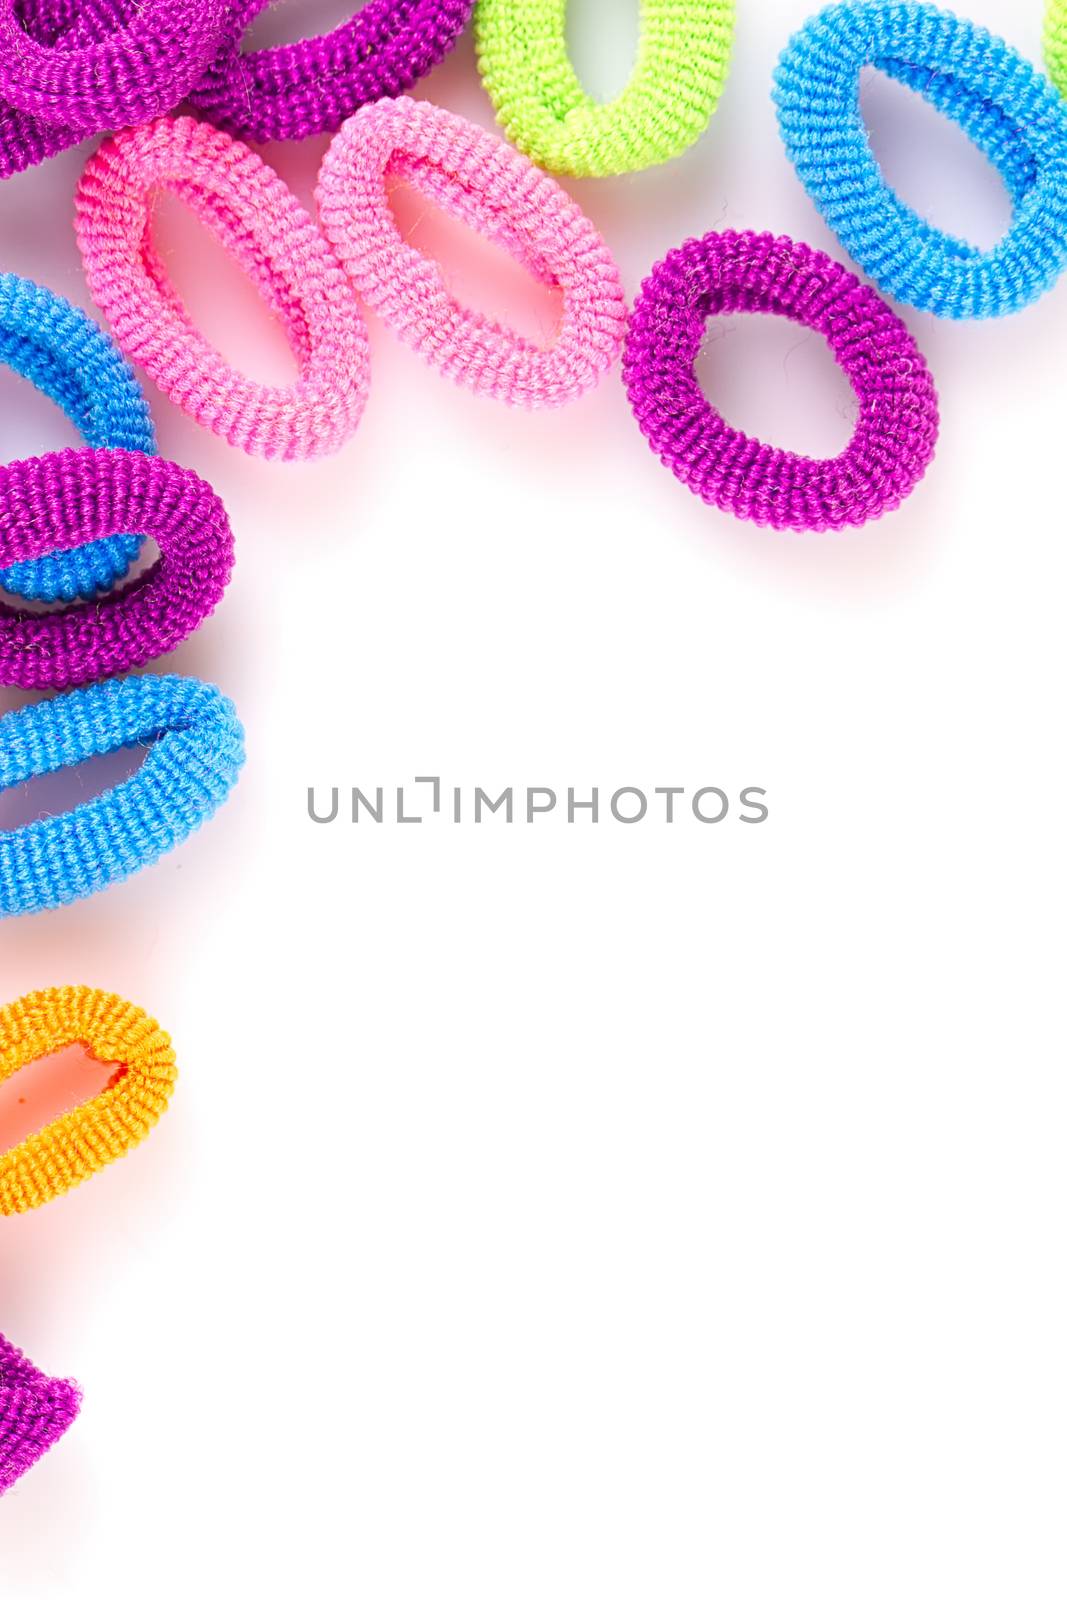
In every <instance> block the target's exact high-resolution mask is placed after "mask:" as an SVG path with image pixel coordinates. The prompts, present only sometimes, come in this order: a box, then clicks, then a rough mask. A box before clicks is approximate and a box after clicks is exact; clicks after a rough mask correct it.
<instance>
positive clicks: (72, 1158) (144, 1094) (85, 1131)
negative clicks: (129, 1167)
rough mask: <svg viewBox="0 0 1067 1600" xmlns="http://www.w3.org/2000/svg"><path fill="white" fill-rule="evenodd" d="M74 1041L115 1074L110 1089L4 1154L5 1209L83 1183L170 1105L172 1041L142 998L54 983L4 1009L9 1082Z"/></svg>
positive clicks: (6, 1212) (3, 1050)
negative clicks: (143, 1006) (57, 986)
mask: <svg viewBox="0 0 1067 1600" xmlns="http://www.w3.org/2000/svg"><path fill="white" fill-rule="evenodd" d="M74 1044H80V1045H83V1046H84V1047H85V1049H86V1050H87V1051H88V1053H89V1055H90V1056H91V1057H92V1058H93V1060H95V1061H99V1062H102V1063H104V1064H105V1065H113V1066H114V1068H115V1072H114V1074H113V1075H112V1077H111V1078H110V1080H109V1082H108V1084H107V1087H106V1088H105V1089H104V1090H103V1092H102V1093H101V1094H98V1095H97V1096H96V1097H95V1098H94V1099H92V1100H89V1101H87V1102H86V1104H85V1105H81V1106H78V1107H77V1108H76V1109H75V1110H74V1111H69V1112H68V1113H67V1114H66V1115H65V1116H62V1117H58V1118H57V1119H56V1121H55V1122H51V1123H49V1125H48V1127H47V1128H43V1129H42V1130H41V1132H40V1133H35V1134H31V1136H30V1137H29V1138H28V1139H24V1140H23V1141H22V1143H21V1144H19V1145H16V1146H15V1148H14V1149H13V1150H8V1151H5V1152H4V1154H3V1155H0V1216H5V1217H11V1216H15V1215H17V1214H18V1213H19V1212H22V1211H32V1210H33V1209H34V1208H35V1207H37V1206H43V1205H46V1204H47V1203H48V1201H49V1200H55V1199H57V1198H58V1197H59V1196H60V1195H62V1194H66V1193H67V1191H68V1190H69V1189H74V1188H76V1187H77V1185H78V1184H79V1183H84V1182H85V1180H86V1178H91V1177H92V1176H93V1175H94V1173H97V1172H100V1171H102V1169H103V1168H104V1167H107V1166H110V1164H111V1162H113V1161H117V1160H118V1159H119V1157H120V1156H124V1155H127V1154H128V1153H129V1152H130V1151H131V1150H132V1149H133V1148H134V1147H135V1145H138V1144H140V1142H141V1140H142V1139H145V1138H147V1136H148V1135H149V1134H150V1133H151V1131H152V1129H153V1128H154V1127H155V1125H156V1123H157V1122H158V1121H159V1119H160V1117H161V1116H162V1115H163V1113H164V1111H166V1109H167V1106H168V1104H169V1102H170V1097H171V1094H172V1092H173V1090H174V1085H175V1082H176V1081H177V1077H178V1073H177V1070H176V1068H175V1064H174V1051H173V1050H172V1049H171V1044H170V1039H169V1038H168V1037H167V1035H166V1034H165V1033H164V1032H163V1030H162V1028H160V1026H159V1024H158V1022H154V1021H153V1020H152V1018H151V1017H149V1016H148V1015H147V1014H146V1013H145V1012H144V1011H142V1010H141V1009H140V1007H139V1006H133V1005H130V1004H129V1002H128V1001H126V1000H120V999H119V997H118V996H117V995H114V994H104V993H103V992H102V991H101V990H99V989H83V988H68V989H45V990H43V991H42V992H40V993H38V994H30V995H27V996H26V997H25V998H24V999H22V1000H16V1001H15V1002H14V1004H13V1005H8V1006H3V1007H0V1083H3V1082H4V1081H5V1080H6V1079H8V1078H11V1077H13V1076H14V1074H15V1073H16V1072H20V1071H21V1070H22V1068H23V1067H28V1066H29V1065H30V1064H31V1063H32V1062H35V1061H40V1060H42V1059H43V1058H44V1057H45V1056H50V1055H56V1054H58V1052H59V1051H60V1050H66V1049H67V1048H68V1046H70V1045H74Z"/></svg>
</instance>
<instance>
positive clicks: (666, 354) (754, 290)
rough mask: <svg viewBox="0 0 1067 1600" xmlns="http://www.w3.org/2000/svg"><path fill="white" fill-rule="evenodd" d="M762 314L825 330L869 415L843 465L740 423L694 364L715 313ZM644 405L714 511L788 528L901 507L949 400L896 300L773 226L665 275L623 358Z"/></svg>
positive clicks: (819, 526) (683, 254) (670, 462)
mask: <svg viewBox="0 0 1067 1600" xmlns="http://www.w3.org/2000/svg"><path fill="white" fill-rule="evenodd" d="M737 312H762V313H765V314H767V315H770V316H781V317H788V318H789V319H790V320H791V321H793V322H797V323H800V324H801V325H802V326H803V327H806V328H811V329H813V330H814V331H815V332H817V333H821V334H823V335H824V336H825V338H826V340H827V342H828V343H829V345H830V348H831V350H832V351H833V353H834V356H835V357H836V359H837V361H838V362H839V363H840V365H841V367H842V368H843V370H844V371H845V372H846V373H847V374H848V376H849V378H850V379H851V381H852V386H853V388H854V389H855V391H856V395H857V398H858V399H859V407H860V415H859V421H858V423H857V425H856V431H855V434H854V436H853V439H852V442H851V444H850V445H849V447H848V449H847V450H846V451H845V452H844V454H843V455H841V456H838V457H837V458H836V459H834V460H829V461H815V460H810V459H809V458H808V457H806V456H798V455H793V454H791V453H790V452H788V451H785V450H776V449H773V448H772V447H771V446H770V445H766V444H762V443H761V442H760V441H759V440H758V439H752V438H749V437H748V436H747V435H745V434H744V433H740V432H738V431H737V430H736V429H735V428H731V427H729V426H728V425H727V424H726V422H724V420H723V418H722V417H721V416H720V415H719V413H718V412H717V411H716V410H715V409H714V407H713V406H711V405H710V404H709V402H708V400H707V399H706V398H705V396H704V393H703V391H702V389H701V387H700V384H699V383H698V381H697V377H696V373H695V371H694V362H695V361H696V358H697V356H698V354H699V353H700V347H701V343H702V341H703V337H704V327H705V324H706V322H707V319H708V318H709V317H715V316H722V315H732V314H734V313H737ZM623 373H624V378H625V382H626V388H627V391H628V393H629V396H630V404H631V405H632V407H633V410H634V415H635V416H636V418H637V420H638V422H639V423H640V425H641V430H642V432H643V433H644V434H645V436H646V438H647V439H648V442H649V444H650V445H651V446H652V448H653V450H654V451H655V452H656V454H657V455H658V456H659V457H660V459H661V460H662V462H663V463H664V465H665V466H667V467H669V468H670V469H671V471H672V472H673V473H674V475H675V477H677V478H679V479H680V480H681V482H682V483H684V484H685V485H686V486H687V488H689V489H691V490H692V491H693V493H694V494H697V495H699V496H700V497H701V499H703V500H706V501H707V502H708V504H709V505H714V506H718V507H719V509H720V510H722V511H729V512H732V513H733V515H734V516H737V517H743V518H746V519H748V520H749V521H752V522H757V523H763V524H769V525H770V526H771V527H774V528H793V529H796V530H797V531H802V530H804V529H811V530H813V531H818V532H821V531H823V530H825V529H827V528H843V527H847V526H858V525H860V524H861V523H864V522H867V521H869V520H870V519H871V518H872V517H878V516H881V515H882V513H883V512H885V511H891V510H893V509H895V508H896V507H897V506H899V505H900V503H901V501H903V500H904V499H905V498H906V497H907V495H909V494H910V493H911V491H912V489H914V488H915V485H916V484H917V483H918V482H919V480H920V479H921V478H922V476H923V473H924V472H925V470H926V468H927V466H928V464H929V462H930V460H931V458H932V456H933V452H934V445H935V443H936V439H937V429H938V410H937V394H936V391H935V389H934V384H933V379H932V378H931V377H930V374H929V372H928V370H927V367H926V363H925V362H924V361H923V358H922V355H921V353H920V352H919V350H918V348H917V346H916V344H915V341H914V340H913V339H912V337H911V334H910V333H909V332H908V330H907V328H906V327H905V326H904V324H903V323H902V322H901V321H900V319H899V317H897V316H895V315H894V313H893V312H892V311H891V310H890V309H889V307H888V306H887V305H886V304H885V303H884V302H883V301H882V300H881V299H880V298H879V297H878V295H877V294H876V293H875V292H874V290H873V289H870V288H868V287H867V286H866V285H865V284H863V283H861V282H860V280H859V279H858V278H856V277H854V276H853V274H852V273H851V272H848V271H847V270H846V269H845V268H844V267H841V266H839V265H838V264H837V263H836V262H835V261H831V260H830V258H829V256H825V255H823V254H822V252H821V251H818V250H811V249H809V248H808V246H807V245H803V244H794V242H793V241H792V240H791V239H776V238H774V237H773V235H772V234H769V233H764V234H755V233H709V234H707V235H706V236H705V237H704V238H703V239H690V240H689V241H688V243H686V244H684V245H682V246H681V247H680V248H679V249H677V250H672V251H671V252H670V254H669V255H668V256H667V257H666V258H665V259H664V260H663V261H661V262H660V263H659V264H658V266H656V267H655V268H654V269H653V272H652V275H651V277H650V278H649V279H648V280H647V281H646V282H645V284H644V286H643V288H642V290H641V293H640V296H639V297H638V301H637V305H636V307H635V308H634V313H633V317H632V320H631V323H630V332H629V336H628V338H627V342H626V353H625V356H624V358H623Z"/></svg>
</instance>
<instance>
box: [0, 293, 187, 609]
mask: <svg viewBox="0 0 1067 1600" xmlns="http://www.w3.org/2000/svg"><path fill="white" fill-rule="evenodd" d="M0 362H2V363H3V364H4V365H5V366H8V367H11V368H12V369H13V370H14V371H15V372H17V373H19V374H20V375H21V376H22V377H24V378H27V379H28V380H29V381H30V383H32V384H33V386H34V387H35V388H36V389H39V390H40V391H41V393H42V394H46V395H47V396H48V398H49V399H50V400H53V401H54V402H55V403H56V405H57V406H59V407H60V408H61V410H63V411H64V412H65V413H66V415H67V416H68V417H69V418H70V420H71V422H73V424H74V426H75V427H76V428H77V429H78V432H79V433H80V434H81V435H82V438H83V439H84V440H85V442H86V444H88V445H91V446H92V447H93V448H94V449H111V450H116V449H117V450H137V451H140V452H142V453H143V454H145V455H155V453H156V436H155V430H154V429H153V427H152V418H151V416H150V415H149V411H148V403H147V401H146V400H145V397H144V395H143V394H142V392H141V386H140V384H139V383H138V382H137V379H136V378H135V377H134V373H133V368H132V367H131V366H130V365H129V363H128V362H127V360H126V358H125V356H124V355H123V354H122V352H121V351H120V350H119V348H118V346H117V345H116V344H114V343H113V342H112V340H111V339H110V338H109V337H108V335H107V334H106V333H105V332H104V330H103V329H102V328H99V327H98V326H97V325H96V323H95V322H93V321H92V319H91V318H89V317H87V316H86V315H85V313H84V311H79V310H78V309H77V307H76V306H72V305H71V304H70V302H69V301H68V300H64V299H63V298H62V297H61V296H60V295H57V294H53V293H52V291H51V290H50V289H42V288H41V286H40V284H36V283H31V282H30V281H29V279H27V278H18V277H16V276H15V274H14V273H11V272H4V273H0ZM2 510H3V507H2V505H0V512H2ZM142 543H143V541H142V540H141V539H139V538H135V537H134V536H133V535H130V534H115V535H113V536H112V537H111V538H108V539H98V540H97V541H95V542H94V543H93V544H87V545H83V546H82V547H81V548H80V549H78V550H71V551H59V552H57V553H55V554H54V555H48V556H42V557H41V558H40V559H39V560H37V561H24V562H19V563H18V565H16V566H13V567H9V568H8V569H7V570H6V571H3V572H0V587H2V588H4V589H7V590H9V591H10V592H11V593H12V594H17V595H22V596H23V598H24V599H26V600H49V601H57V600H67V601H70V600H91V599H92V598H93V597H94V595H97V594H99V593H100V592H101V591H102V590H106V589H110V588H111V587H112V585H113V584H115V583H117V582H118V580H119V579H120V578H122V577H124V576H125V574H126V573H127V572H128V571H129V569H130V567H131V566H132V565H133V563H134V561H136V559H137V556H138V553H139V551H140V549H141V545H142Z"/></svg>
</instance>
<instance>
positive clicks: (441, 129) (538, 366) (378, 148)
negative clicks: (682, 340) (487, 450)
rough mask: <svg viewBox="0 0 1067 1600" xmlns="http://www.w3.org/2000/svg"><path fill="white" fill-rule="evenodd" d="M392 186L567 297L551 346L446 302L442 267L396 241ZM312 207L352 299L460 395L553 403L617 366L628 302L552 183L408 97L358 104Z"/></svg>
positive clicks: (488, 139)
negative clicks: (399, 184) (353, 291)
mask: <svg viewBox="0 0 1067 1600" xmlns="http://www.w3.org/2000/svg"><path fill="white" fill-rule="evenodd" d="M398 178H399V179H402V180H404V181H405V182H407V183H410V184H412V185H413V186H414V187H415V188H416V189H417V190H419V192H420V193H422V194H424V195H426V196H427V198H428V199H430V200H432V201H434V202H435V203H436V204H437V205H439V206H441V207H442V208H443V209H444V210H445V211H448V212H450V213H451V214H452V215H453V216H456V217H458V218H459V219H460V220H461V221H463V222H465V223H467V224H468V225H469V226H470V227H472V228H476V229H477V230H478V232H479V233H482V234H484V235H485V236H486V237H487V238H489V239H493V240H494V241H495V242H496V243H497V244H499V245H502V246H503V247H504V248H505V249H506V250H508V251H510V253H511V254H512V255H513V256H515V257H516V259H517V260H519V261H520V262H522V263H523V265H524V266H526V267H527V268H528V269H529V271H530V272H532V273H533V274H534V276H535V277H537V278H538V279H540V280H541V281H543V282H545V283H549V284H552V285H555V286H558V287H559V288H561V289H562V291H563V319H562V324H561V326H560V329H559V333H558V335H557V337H556V339H555V341H554V342H553V344H552V345H551V347H550V348H548V349H542V348H539V347H538V346H537V345H535V344H533V343H532V342H531V341H529V340H527V339H524V338H522V337H520V336H519V335H518V334H517V333H514V332H512V331H511V330H510V329H509V328H506V327H502V326H501V325H500V324H499V323H497V322H496V321H494V320H493V319H492V318H490V317H487V316H483V315H482V314H481V313H479V312H477V311H471V310H468V309H467V308H466V307H465V306H461V305H460V304H459V303H458V302H457V301H456V300H455V299H454V298H453V296H452V295H451V294H450V293H449V291H448V288H447V286H446V284H445V280H444V275H443V273H442V271H441V268H440V266H439V265H438V264H437V263H436V262H435V261H432V260H430V259H428V258H427V257H426V256H424V255H423V254H422V252H421V251H419V250H417V249H416V248H415V247H414V245H412V244H409V243H408V242H407V241H406V240H405V238H404V237H403V235H402V234H401V232H400V229H399V227H398V225H397V221H396V217H395V215H394V214H393V211H392V208H391V207H390V204H389V198H388V188H387V180H392V181H395V180H396V179H398ZM317 199H318V206H319V220H320V222H321V224H322V228H323V232H324V233H325V234H326V237H327V239H329V241H330V243H331V244H332V245H333V247H334V250H335V251H336V252H337V255H338V257H339V259H340V261H341V262H342V264H343V265H344V266H345V268H346V269H347V271H348V272H349V274H350V275H351V278H352V282H353V283H354V284H355V286H356V288H357V289H358V290H359V292H360V294H361V295H363V297H364V298H365V299H366V300H367V301H369V303H370V304H371V305H372V306H373V307H374V309H375V310H376V311H377V312H378V313H379V315H380V316H381V317H382V318H383V319H384V321H385V322H387V323H388V325H389V326H390V327H391V328H392V329H393V331H394V333H396V334H398V335H399V337H400V338H401V339H403V340H404V341H405V343H407V344H410V345H412V346H413V347H414V348H415V349H416V350H418V351H419V352H420V353H421V354H422V355H423V356H425V358H426V360H427V361H429V362H430V363H431V364H432V365H433V366H435V367H438V368H440V370H441V371H442V372H443V373H446V374H447V375H448V376H449V377H451V378H454V379H455V380H456V382H457V383H462V384H463V385H465V387H467V388H468V389H474V390H475V391H476V392H477V393H479V394H485V395H490V396H492V397H493V398H494V399H497V400H503V401H506V402H507V403H508V404H509V405H522V406H528V407H531V408H534V407H543V406H561V405H566V404H567V403H568V401H571V400H576V399H577V398H578V397H579V395H581V394H582V393H584V392H585V390H587V389H590V388H592V387H593V385H594V384H595V383H596V382H597V381H598V380H599V378H600V377H601V376H602V375H603V374H604V373H605V372H606V371H607V370H608V368H609V367H611V366H612V364H613V363H614V361H615V360H616V358H617V356H618V354H619V350H620V348H621V344H622V338H623V335H624V332H625V328H626V299H625V295H624V292H623V288H622V284H621V281H620V279H619V273H618V269H617V267H616V265H615V263H614V261H613V260H612V257H611V254H610V252H609V251H608V249H607V246H606V245H605V244H604V242H603V240H602V239H601V238H600V236H599V234H598V233H597V232H596V230H595V228H594V227H593V225H592V223H591V222H590V221H589V220H588V219H587V217H586V216H585V215H584V214H583V213H582V211H580V210H579V208H578V206H577V205H575V203H574V201H573V200H571V198H570V197H569V196H568V195H567V194H565V193H564V191H563V190H562V189H561V188H560V187H559V185H558V184H557V183H555V182H554V180H553V179H551V178H547V177H545V175H544V174H543V173H541V172H539V171H538V170H537V168H536V167H534V166H533V165H532V163H531V162H529V161H528V160H527V159H526V157H525V156H523V155H520V154H519V153H518V152H517V151H515V150H512V149H511V148H510V147H509V146H508V145H506V144H505V143H504V142H503V140H501V139H498V138H496V137H495V135H493V134H490V133H486V132H484V131H483V130H482V129H480V128H476V127H474V126H473V124H471V123H469V122H466V121H464V119H463V118H462V117H457V116H455V115H453V113H451V112H449V111H442V110H441V109H439V108H438V107H436V106H432V105H430V104H428V103H427V102H426V101H415V100H410V99H408V98H406V97H402V98H400V99H398V100H383V101H381V102H380V103H379V104H378V105H376V106H367V107H365V108H364V110H362V111H360V112H357V114H356V115H355V116H354V117H353V118H352V119H351V120H350V121H349V122H347V123H346V124H345V126H344V128H343V129H342V130H341V132H340V133H339V134H338V135H337V137H336V138H335V139H334V141H333V144H332V145H331V146H330V148H329V150H328V151H327V153H326V159H325V161H324V162H323V166H322V171H321V173H320V175H319V187H318V191H317Z"/></svg>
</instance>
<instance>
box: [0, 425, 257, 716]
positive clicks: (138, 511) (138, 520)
mask: <svg viewBox="0 0 1067 1600" xmlns="http://www.w3.org/2000/svg"><path fill="white" fill-rule="evenodd" d="M131 531H133V532H136V533H139V534H145V535H148V536H149V537H151V538H153V539H154V540H155V541H156V544H157V545H158V546H159V552H160V555H159V560H158V561H157V562H156V563H155V565H154V566H153V567H151V568H150V569H149V570H148V571H147V572H145V573H143V574H142V575H141V576H140V577H137V578H135V579H134V580H133V581H132V582H131V583H129V584H128V585H127V586H126V587H125V588H124V589H120V590H117V591H115V592H113V593H111V594H107V595H105V596H104V597H103V598H102V599H98V600H92V601H83V602H80V603H79V604H77V605H72V606H68V607H67V608H66V609H65V610H62V611H53V612H46V613H37V612H31V611H26V610H23V609H21V608H19V607H16V606H11V605H7V604H3V605H0V683H2V684H5V685H8V686H10V687H13V688H18V689H46V688H47V689H70V688H75V687H78V686H80V685H82V684H87V683H92V682H94V681H95V680H96V679H98V678H107V677H112V676H114V675H116V674H118V673H122V672H127V671H129V670H130V669H131V668H134V667H141V666H144V665H145V663H146V662H148V661H153V660H155V659H156V657H157V656H163V655H166V654H167V653H168V652H169V651H171V650H173V649H174V648H175V646H176V645H178V644H180V643H181V641H182V640H183V639H185V638H187V637H188V635H189V634H191V633H193V632H194V631H195V629H196V628H198V627H199V626H200V624H201V622H203V620H204V619H205V617H207V616H209V615H210V614H211V612H212V611H213V610H214V609H215V606H216V605H217V603H218V601H219V599H220V598H221V596H222V594H223V591H224V590H225V588H226V585H227V583H228V582H229V578H230V572H231V570H232V567H233V535H232V533H231V531H230V524H229V521H228V519H227V516H226V512H225V510H224V509H223V506H222V502H221V501H220V500H219V499H218V497H217V496H216V495H215V494H214V493H213V492H212V490H211V489H209V488H208V486H207V484H206V483H204V482H203V481H202V479H200V478H198V477H197V476H196V474H195V473H193V472H188V471H187V470H186V469H185V468H184V467H178V466H175V464H174V463H173V462H171V461H164V460H162V459H161V458H160V457H158V456H146V455H141V454H139V453H138V452H135V451H127V450H64V451H60V452H58V453H56V454H53V455H45V456H34V457H33V458H32V459H31V460H28V461H16V462H13V463H12V464H11V465H10V466H7V467H0V566H6V565H8V564H11V563H14V562H19V561H33V560H36V559H37V558H38V557H39V556H42V555H47V554H49V553H50V552H51V551H53V550H56V549H61V550H68V549H73V548H77V547H78V546H79V545H81V544H87V543H89V542H90V541H91V540H94V539H100V538H107V537H108V536H110V535H111V534H115V533H120V532H121V533H129V532H131Z"/></svg>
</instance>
